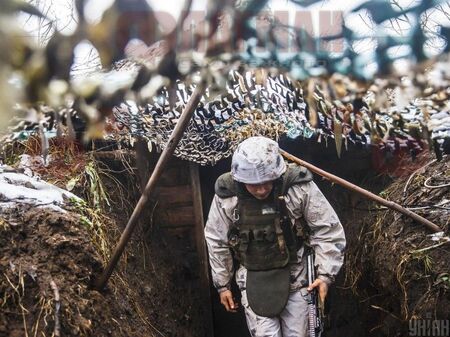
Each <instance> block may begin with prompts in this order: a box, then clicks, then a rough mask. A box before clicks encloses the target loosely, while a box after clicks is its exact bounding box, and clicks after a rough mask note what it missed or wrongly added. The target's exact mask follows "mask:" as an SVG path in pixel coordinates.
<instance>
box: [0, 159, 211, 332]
mask: <svg viewBox="0 0 450 337" xmlns="http://www.w3.org/2000/svg"><path fill="white" fill-rule="evenodd" d="M127 165H128V168H129V167H131V166H134V163H132V162H130V163H127ZM108 166H109V168H111V171H108V172H106V174H104V173H105V172H103V173H102V172H100V176H101V178H102V182H103V184H104V187H105V190H106V191H107V194H108V197H109V202H110V204H111V206H110V207H107V206H105V208H104V210H103V211H100V210H98V209H97V210H95V212H92V210H91V212H86V211H82V210H80V208H79V206H68V207H67V213H65V214H62V213H57V212H55V211H53V210H51V209H45V210H44V209H35V208H29V207H25V206H24V205H21V204H20V205H18V206H17V207H16V208H15V209H13V210H11V211H9V212H6V211H5V210H2V213H1V215H0V336H1V337H3V336H5V337H6V336H10V337H13V336H14V337H15V336H52V335H54V333H55V322H56V318H58V320H59V322H60V326H61V328H60V335H61V336H117V337H119V336H121V337H122V336H123V337H125V336H127V337H128V336H136V337H138V336H139V337H141V336H146V337H147V336H167V337H169V336H177V337H178V336H179V337H184V336H204V335H205V331H204V325H203V317H204V312H203V311H202V310H203V309H202V308H201V307H200V300H199V298H200V291H199V289H198V287H199V286H198V285H199V282H198V276H197V275H198V265H197V262H196V257H195V250H194V248H193V247H190V245H189V243H188V242H186V241H184V240H183V239H182V238H179V239H178V238H170V237H168V236H166V235H165V233H163V232H161V231H160V230H158V229H157V228H153V227H152V225H151V224H152V222H151V220H150V216H151V214H150V212H149V213H147V214H146V216H147V218H144V220H143V221H142V224H141V226H138V230H137V231H136V233H135V235H134V236H133V240H132V242H131V243H130V244H129V245H128V248H127V250H126V252H125V254H124V256H123V257H122V259H121V262H120V264H119V266H118V271H117V272H115V273H114V274H113V277H112V278H111V280H110V282H109V284H108V287H107V289H106V290H105V291H104V292H102V293H100V292H98V291H96V290H93V289H91V287H90V285H91V283H92V279H93V278H94V277H95V276H97V275H99V273H100V272H101V271H102V269H103V265H104V263H105V261H106V258H107V256H108V255H109V253H110V248H111V247H112V246H113V245H114V244H115V243H116V242H117V239H118V234H119V233H120V231H121V230H122V229H123V227H124V225H125V223H126V221H127V220H128V217H129V215H130V212H131V210H132V208H131V207H132V206H133V205H134V204H135V202H136V198H137V195H138V194H137V189H136V187H135V186H136V185H137V182H136V181H135V174H134V173H135V172H133V171H129V170H127V168H126V167H125V166H126V165H125V163H124V162H122V161H120V160H119V161H117V160H115V161H114V162H111V163H108ZM58 178H59V177H58ZM69 178H70V177H67V179H69ZM60 185H61V186H64V185H65V182H64V181H62V180H61V184H60ZM81 187H82V188H80V187H76V188H75V189H74V191H75V192H78V194H80V195H85V194H86V193H89V191H86V188H85V187H86V186H81ZM149 209H151V207H149ZM94 213H95V214H94ZM104 214H108V217H106V216H105V215H104ZM94 215H95V216H97V217H98V218H97V222H96V223H94V225H92V224H87V223H86V218H89V217H91V216H94ZM91 220H92V219H91ZM98 224H100V225H98ZM97 225H98V226H101V228H97V227H95V226H97ZM102 235H103V236H102ZM101 240H104V242H101ZM102 244H103V247H102ZM52 281H53V282H54V283H55V284H56V286H57V289H58V291H59V296H60V309H59V313H56V305H57V301H56V299H55V296H56V295H55V292H54V290H53V289H52V288H51V283H52Z"/></svg>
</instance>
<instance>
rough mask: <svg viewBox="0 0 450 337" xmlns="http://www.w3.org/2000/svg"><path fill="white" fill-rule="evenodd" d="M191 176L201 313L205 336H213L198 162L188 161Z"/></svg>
mask: <svg viewBox="0 0 450 337" xmlns="http://www.w3.org/2000/svg"><path fill="white" fill-rule="evenodd" d="M189 171H190V176H191V188H192V203H193V206H194V216H195V230H194V233H195V245H196V247H197V254H198V258H199V261H200V286H201V294H200V296H201V298H202V300H203V303H204V305H203V313H204V315H205V325H206V336H208V337H214V326H213V317H212V306H211V303H212V302H211V294H210V292H209V284H210V282H209V266H208V254H207V248H206V241H205V225H204V217H203V205H202V191H201V185H200V176H199V168H198V164H194V163H189Z"/></svg>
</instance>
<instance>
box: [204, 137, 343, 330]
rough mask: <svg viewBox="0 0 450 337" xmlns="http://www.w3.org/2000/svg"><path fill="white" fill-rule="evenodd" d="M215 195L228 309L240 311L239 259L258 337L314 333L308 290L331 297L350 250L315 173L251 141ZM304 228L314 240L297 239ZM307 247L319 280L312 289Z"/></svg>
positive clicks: (217, 274)
mask: <svg viewBox="0 0 450 337" xmlns="http://www.w3.org/2000/svg"><path fill="white" fill-rule="evenodd" d="M215 192H216V195H215V196H214V199H213V202H212V205H211V209H210V212H209V216H208V221H207V223H206V227H205V237H206V241H207V245H208V252H209V261H210V265H211V271H212V277H213V283H214V286H215V287H216V289H217V291H218V292H219V296H220V301H221V303H222V304H223V306H224V307H225V309H226V310H227V311H229V312H236V310H237V308H238V304H237V303H236V302H235V299H234V297H233V294H232V292H231V288H230V282H231V278H232V276H233V273H234V270H233V257H232V256H233V255H232V254H234V257H235V258H236V259H237V261H239V264H240V266H239V268H238V269H237V271H236V282H237V285H238V286H239V289H240V291H241V295H242V297H241V303H242V306H243V307H244V311H245V316H246V320H247V326H248V328H249V331H250V334H251V336H253V337H263V336H271V337H304V336H307V330H308V320H307V301H306V297H307V295H308V291H311V290H312V289H314V288H316V289H317V290H318V293H319V296H320V299H321V300H322V301H324V300H325V296H326V295H327V292H328V287H329V285H330V284H331V283H332V282H333V281H334V278H335V276H336V274H337V273H338V272H339V269H340V268H341V266H342V263H343V259H344V256H343V252H344V248H345V235H344V230H343V228H342V225H341V223H340V221H339V219H338V217H337V215H336V213H335V211H334V210H333V208H332V207H331V205H330V204H329V203H328V201H327V200H326V198H325V197H324V196H323V194H322V193H321V192H320V190H319V189H318V188H317V186H316V184H315V183H314V182H313V181H312V174H311V173H310V172H309V171H308V170H306V169H305V168H303V167H299V166H294V165H286V163H285V162H284V160H283V158H282V156H281V155H280V153H279V148H278V144H277V143H276V142H274V141H272V140H271V139H268V138H265V137H251V138H248V139H246V140H245V141H243V142H242V143H241V144H239V145H238V147H237V149H236V151H235V152H234V154H233V158H232V164H231V172H230V173H226V174H224V175H222V176H220V177H219V179H218V180H217V181H216V185H215ZM300 220H302V221H300ZM302 224H303V225H302ZM302 230H306V231H307V232H309V235H308V238H307V241H305V239H304V238H303V239H302V238H301V237H300V236H299V235H298V234H299V233H300V232H301V231H302ZM303 237H304V236H303ZM306 245H308V246H310V247H311V249H312V250H313V251H314V253H315V265H316V268H317V275H318V276H317V279H315V281H314V282H313V283H312V284H311V285H310V286H308V282H307V280H306V267H305V264H306V261H305V260H306V259H305V254H306V253H305V252H306V248H305V246H306ZM232 252H233V253H232Z"/></svg>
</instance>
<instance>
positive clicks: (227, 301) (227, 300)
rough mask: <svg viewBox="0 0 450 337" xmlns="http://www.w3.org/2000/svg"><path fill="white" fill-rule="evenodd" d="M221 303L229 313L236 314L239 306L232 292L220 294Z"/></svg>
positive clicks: (226, 291)
mask: <svg viewBox="0 0 450 337" xmlns="http://www.w3.org/2000/svg"><path fill="white" fill-rule="evenodd" d="M219 296H220V303H222V305H223V306H224V307H225V309H226V310H227V311H228V312H236V311H237V308H238V304H237V303H236V302H235V300H234V299H233V294H232V293H231V291H230V290H225V291H222V292H221V293H220V294H219Z"/></svg>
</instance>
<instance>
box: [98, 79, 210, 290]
mask: <svg viewBox="0 0 450 337" xmlns="http://www.w3.org/2000/svg"><path fill="white" fill-rule="evenodd" d="M204 90H205V83H204V81H202V82H201V83H200V84H198V85H197V87H196V88H195V91H194V92H193V94H192V96H191V98H190V99H189V102H188V103H187V105H186V107H185V109H184V111H183V113H182V114H181V116H180V119H179V120H178V123H177V124H176V126H175V129H174V130H173V132H172V134H171V136H170V138H169V141H168V142H167V145H166V147H165V148H164V151H163V152H162V154H161V157H160V158H159V160H158V162H157V163H156V166H155V169H154V170H153V172H152V175H151V176H150V179H149V180H148V182H147V185H146V186H145V189H144V192H143V193H142V195H141V197H140V199H139V201H138V203H137V205H136V207H135V208H134V210H133V213H132V214H131V217H130V219H129V220H128V223H127V225H126V227H125V229H124V231H123V233H122V235H121V237H120V240H119V243H118V244H117V245H116V247H115V248H114V251H113V254H112V256H111V259H110V261H109V263H108V265H107V266H106V268H105V270H104V271H103V273H102V275H100V277H99V278H98V279H97V280H96V281H95V284H94V286H95V289H97V290H102V289H103V288H104V287H105V286H106V283H108V280H109V278H110V277H111V274H112V272H113V271H114V268H115V267H116V265H117V262H119V259H120V256H121V255H122V253H123V251H124V250H125V246H126V245H127V243H128V241H129V240H130V238H131V235H132V234H133V231H134V229H135V227H136V225H137V223H138V220H139V217H140V215H141V213H142V211H143V209H144V207H145V205H146V203H147V200H148V198H149V196H150V194H151V193H152V192H153V190H154V188H155V186H156V183H157V182H158V180H159V178H160V177H161V174H162V173H163V171H164V168H165V167H166V164H167V162H168V161H169V159H170V157H171V156H172V154H173V153H174V151H175V149H176V147H177V145H178V142H179V141H180V139H181V137H182V136H183V133H184V130H185V129H186V127H187V126H188V124H189V121H190V120H191V117H192V115H193V113H194V111H195V109H196V107H197V105H198V103H199V102H200V99H201V97H202V95H203V92H204Z"/></svg>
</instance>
